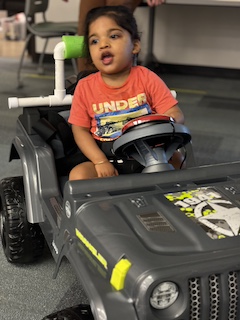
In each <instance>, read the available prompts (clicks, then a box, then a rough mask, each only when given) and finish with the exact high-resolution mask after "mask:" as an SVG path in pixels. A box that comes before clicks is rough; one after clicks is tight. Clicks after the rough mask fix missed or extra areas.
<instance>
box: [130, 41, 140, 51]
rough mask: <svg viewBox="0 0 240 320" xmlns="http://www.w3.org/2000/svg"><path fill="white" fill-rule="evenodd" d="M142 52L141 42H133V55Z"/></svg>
mask: <svg viewBox="0 0 240 320" xmlns="http://www.w3.org/2000/svg"><path fill="white" fill-rule="evenodd" d="M140 50H141V43H140V41H139V40H134V42H133V51H132V53H133V54H138V53H139V52H140Z"/></svg>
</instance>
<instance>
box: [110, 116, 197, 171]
mask: <svg viewBox="0 0 240 320" xmlns="http://www.w3.org/2000/svg"><path fill="white" fill-rule="evenodd" d="M190 141H191V135H190V132H189V130H188V128H187V127H185V126H184V125H182V124H179V123H175V122H174V120H173V119H172V118H171V117H168V116H165V115H158V114H152V115H147V116H142V117H139V118H136V119H133V120H130V121H129V122H127V123H126V124H125V126H124V127H123V128H122V135H121V136H120V137H119V138H118V139H117V140H116V141H114V143H113V151H114V153H115V155H116V156H119V157H127V158H128V159H135V160H136V161H138V162H139V163H140V164H141V165H143V166H144V167H145V168H144V169H143V171H142V172H144V173H147V172H156V171H165V170H173V169H174V167H173V166H172V165H171V164H170V163H169V162H168V161H169V159H170V158H171V157H172V155H173V153H174V152H175V151H176V150H177V149H179V148H181V147H183V146H185V145H186V144H187V143H189V142H190Z"/></svg>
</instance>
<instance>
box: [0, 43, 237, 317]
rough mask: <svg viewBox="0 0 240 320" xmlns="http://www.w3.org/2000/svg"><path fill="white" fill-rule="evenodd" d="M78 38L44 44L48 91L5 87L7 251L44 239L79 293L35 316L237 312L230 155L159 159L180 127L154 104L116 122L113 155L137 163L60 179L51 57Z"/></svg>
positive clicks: (67, 144)
mask: <svg viewBox="0 0 240 320" xmlns="http://www.w3.org/2000/svg"><path fill="white" fill-rule="evenodd" d="M79 39H81V38H79V37H76V38H75V37H73V38H70V39H69V38H67V39H66V38H64V39H63V42H61V43H60V44H59V45H57V47H56V49H55V51H54V57H55V60H56V69H57V72H56V78H58V77H59V78H60V80H59V79H57V80H58V81H56V89H55V90H54V95H53V96H49V97H35V98H21V99H17V98H10V99H9V106H10V107H18V106H20V107H23V113H22V114H21V115H20V116H19V118H18V119H17V124H16V126H17V128H16V136H15V137H14V139H13V143H12V148H11V154H10V159H20V161H21V162H22V168H23V176H22V177H10V178H4V179H2V181H1V184H0V196H1V202H0V208H1V211H0V231H1V240H2V245H3V250H4V253H5V256H6V258H7V260H8V261H9V262H11V263H29V262H32V261H35V260H36V259H38V258H39V257H40V256H41V254H42V252H43V246H44V243H45V242H46V243H47V245H48V247H49V249H50V251H51V253H52V256H53V258H54V260H55V262H56V270H55V273H54V276H57V273H58V270H59V268H60V265H61V261H62V259H63V258H64V257H65V258H67V259H68V261H69V263H70V264H71V266H72V267H73V270H74V271H75V272H76V275H77V277H78V278H79V280H80V282H81V284H82V286H83V288H84V290H85V292H86V295H87V297H88V299H89V306H86V305H81V301H79V305H78V306H73V308H69V309H66V310H60V311H59V312H56V313H54V314H52V315H49V316H46V317H45V319H59V320H60V319H68V320H70V319H71V320H73V319H74V320H76V319H81V320H83V319H87V320H90V319H95V320H103V319H104V320H113V319H114V320H122V319H128V320H237V319H239V317H240V305H239V297H240V255H239V246H240V237H239V228H240V162H235V163H228V164H218V165H214V166H213V165H211V166H203V167H196V166H191V165H190V164H189V166H188V163H187V165H186V168H184V169H182V170H174V169H173V167H172V166H171V164H169V159H170V158H171V156H172V154H173V153H174V152H175V151H176V150H178V149H179V148H180V149H181V148H183V149H184V148H186V149H187V148H188V147H189V146H191V143H190V140H191V135H190V133H189V131H188V129H187V128H186V127H185V126H183V125H179V124H176V123H174V122H173V121H171V119H168V118H166V117H162V116H161V117H159V116H158V117H155V116H154V117H153V118H152V119H151V118H142V119H137V120H136V119H135V120H133V121H132V122H130V123H128V124H127V125H126V126H125V128H124V131H125V132H123V134H122V136H121V137H120V138H119V139H117V140H116V142H115V143H114V145H113V149H114V152H115V154H116V155H117V156H118V157H119V162H121V161H122V162H123V164H124V165H125V164H126V163H131V161H134V162H136V161H137V162H139V163H140V165H141V167H142V170H141V171H142V172H141V173H132V174H122V175H120V176H118V177H110V178H103V179H92V180H82V181H68V179H67V174H68V172H69V170H70V169H71V167H72V166H73V165H75V164H76V163H79V162H80V161H81V157H82V155H81V153H80V152H79V150H78V149H77V148H76V145H75V144H74V140H73V137H72V134H71V130H70V128H69V126H68V124H67V123H66V121H65V120H64V119H63V117H62V115H63V114H64V113H65V112H66V111H67V110H69V108H70V105H71V99H72V96H71V95H68V94H66V91H65V89H64V88H63V87H64V81H63V80H62V79H63V78H64V77H63V75H64V73H63V64H64V59H65V58H72V57H77V56H78V55H79V53H76V52H75V51H74V50H75V49H74V48H75V46H76V47H77V48H78V47H79V44H78V41H79ZM69 45H70V47H71V48H70V49H69V47H68V46H69ZM68 52H70V53H71V54H69V55H68V54H67V53H68ZM59 69H60V71H59ZM60 115H61V116H60ZM134 121H135V123H134ZM188 155H189V151H188V150H187V158H188ZM110 160H111V159H110ZM128 161H129V162H128Z"/></svg>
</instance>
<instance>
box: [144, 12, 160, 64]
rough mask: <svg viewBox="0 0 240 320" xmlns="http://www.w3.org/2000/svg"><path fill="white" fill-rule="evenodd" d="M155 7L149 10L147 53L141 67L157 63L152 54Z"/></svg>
mask: <svg viewBox="0 0 240 320" xmlns="http://www.w3.org/2000/svg"><path fill="white" fill-rule="evenodd" d="M154 22H155V7H150V8H149V24H148V51H147V55H146V58H145V59H144V61H143V65H144V66H146V65H148V64H150V63H151V62H157V59H156V58H155V56H154V54H153V37H154Z"/></svg>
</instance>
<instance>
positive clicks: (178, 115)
mask: <svg viewBox="0 0 240 320" xmlns="http://www.w3.org/2000/svg"><path fill="white" fill-rule="evenodd" d="M164 114H165V115H166V116H169V117H172V118H173V119H174V120H175V121H176V122H177V123H182V124H183V123H184V115H183V113H182V111H181V109H180V108H179V107H178V105H177V104H176V105H175V106H173V107H172V108H170V109H168V110H167V111H166V112H165V113H164Z"/></svg>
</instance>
